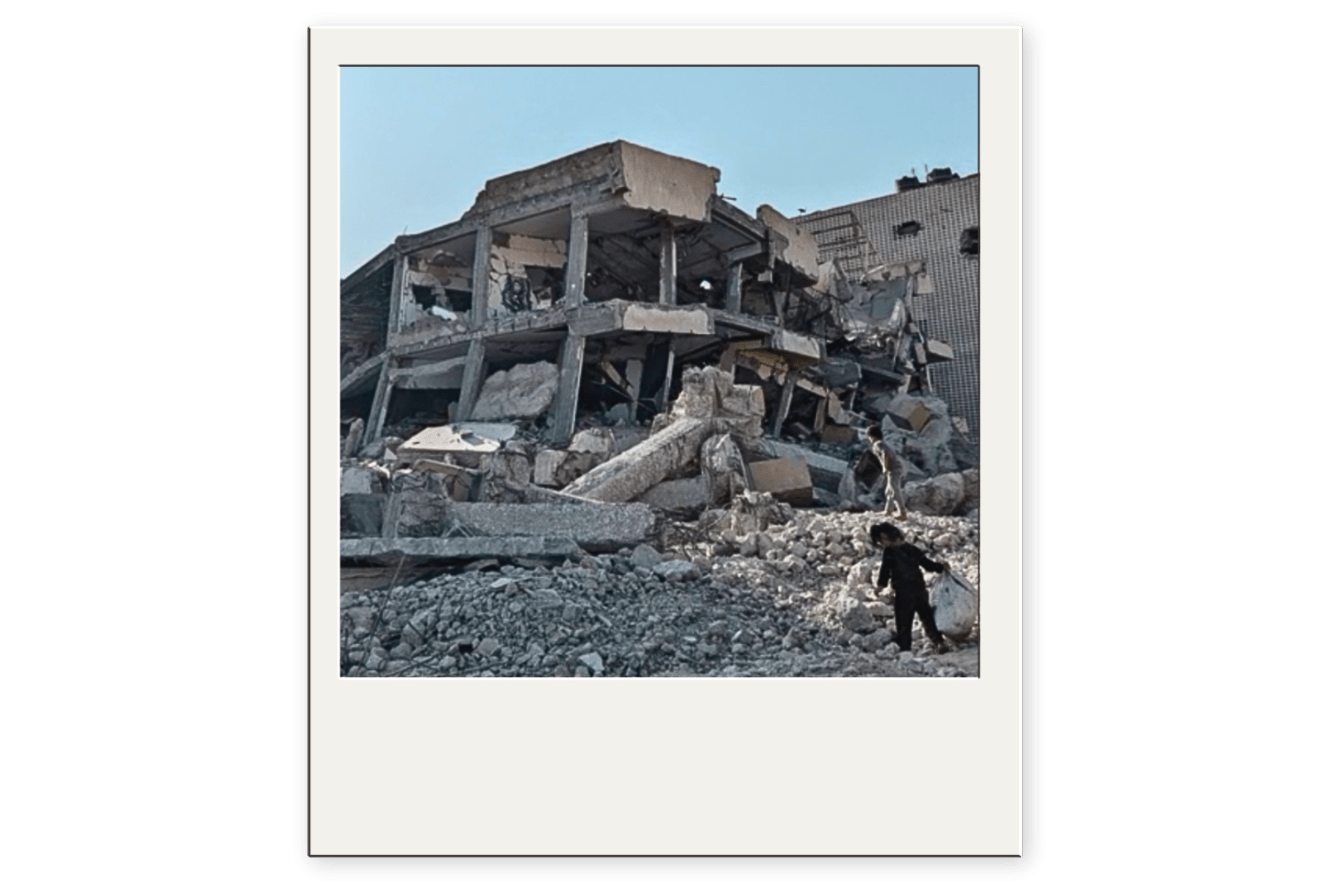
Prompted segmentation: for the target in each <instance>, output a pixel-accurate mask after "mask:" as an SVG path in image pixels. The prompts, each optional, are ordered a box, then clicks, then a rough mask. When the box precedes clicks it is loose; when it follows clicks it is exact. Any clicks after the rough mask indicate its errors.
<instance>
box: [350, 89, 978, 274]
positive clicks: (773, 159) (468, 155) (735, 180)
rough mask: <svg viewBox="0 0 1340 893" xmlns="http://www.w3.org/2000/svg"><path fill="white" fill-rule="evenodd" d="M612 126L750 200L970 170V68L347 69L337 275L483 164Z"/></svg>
mask: <svg viewBox="0 0 1340 893" xmlns="http://www.w3.org/2000/svg"><path fill="white" fill-rule="evenodd" d="M615 139H626V140H629V141H631V142H634V143H638V144H640V145H643V146H647V147H648V148H651V149H656V150H658V151H661V152H668V153H669V154H671V155H680V156H684V157H686V158H692V159H693V160H695V161H700V162H703V163H704V164H710V165H712V166H713V167H716V168H718V169H719V170H720V171H721V180H720V182H719V183H718V184H717V190H718V192H720V193H721V194H722V195H725V196H731V197H733V199H734V202H735V204H736V205H738V206H739V207H741V208H743V209H744V210H746V211H748V212H750V213H753V212H754V211H755V209H756V208H757V207H758V206H759V205H761V204H765V203H766V204H770V205H772V206H773V207H775V208H776V209H777V210H779V211H781V212H782V213H783V214H787V215H789V216H794V215H795V214H797V213H799V212H800V209H802V208H804V209H806V210H808V211H817V210H820V209H822V208H829V207H833V206H834V205H842V204H847V203H850V202H854V201H859V200H861V199H866V198H872V197H874V196H877V195H884V194H887V193H889V192H892V191H893V181H894V179H895V178H897V177H900V176H903V175H904V174H907V173H909V172H910V171H911V170H913V169H915V170H916V172H917V173H918V174H919V175H921V174H924V169H925V167H926V166H929V167H932V168H935V167H952V168H953V169H954V170H955V171H957V172H959V173H964V174H967V173H973V172H976V171H977V69H975V68H911V67H884V68H868V67H857V68H827V67H810V68H806V67H784V68H770V67H751V68H744V67H739V68H688V67H672V68H656V67H646V68H618V67H590V68H581V67H570V68H541V67H534V68H525V67H502V68H466V67H443V68H389V67H388V68H344V69H342V70H341V73H340V275H341V276H344V275H347V274H348V273H350V272H352V271H353V270H354V269H356V268H357V267H358V266H359V265H360V264H362V263H363V262H365V261H366V260H368V259H369V258H370V257H372V256H373V255H374V254H376V253H377V252H378V251H380V250H382V249H383V248H385V247H386V246H387V245H388V244H390V242H391V241H392V240H393V239H394V238H395V237H396V236H398V235H400V234H402V233H407V232H408V233H415V232H421V231H423V230H426V229H430V228H432V227H434V226H438V225H440V224H443V223H448V222H451V221H453V220H456V219H458V218H459V217H460V216H461V215H462V214H464V213H465V211H466V210H468V209H469V207H470V205H471V204H472V203H473V202H474V199H475V195H476V194H477V193H478V192H479V190H480V189H481V188H482V187H483V185H484V181H485V180H487V179H489V178H490V177H496V176H499V175H501V174H505V173H509V172H511V171H515V170H521V169H523V168H527V167H533V166H534V165H537V164H542V163H543V162H545V161H550V160H552V159H555V158H559V157H561V156H563V155H567V154H569V153H572V152H576V151H578V150H580V149H585V148H587V147H589V146H594V145H597V144H599V143H604V142H608V141H610V140H615Z"/></svg>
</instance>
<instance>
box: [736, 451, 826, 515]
mask: <svg viewBox="0 0 1340 893" xmlns="http://www.w3.org/2000/svg"><path fill="white" fill-rule="evenodd" d="M749 475H750V477H751V478H752V480H753V482H754V488H755V489H757V490H762V491H763V492H764V493H771V494H772V495H773V496H774V497H776V498H777V499H780V500H781V501H783V502H788V503H790V504H791V505H797V506H805V505H811V504H813V502H814V485H813V483H812V482H811V481H810V470H809V467H808V466H807V465H806V464H805V461H804V460H803V459H802V458H801V457H799V456H794V455H793V456H786V457H784V458H781V459H769V460H768V461H766V462H754V463H752V464H750V466H749Z"/></svg>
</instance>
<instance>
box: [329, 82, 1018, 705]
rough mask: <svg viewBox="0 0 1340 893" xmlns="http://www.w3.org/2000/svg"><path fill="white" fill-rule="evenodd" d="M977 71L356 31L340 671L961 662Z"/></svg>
mask: <svg viewBox="0 0 1340 893" xmlns="http://www.w3.org/2000/svg"><path fill="white" fill-rule="evenodd" d="M979 80H980V70H979V67H978V66H976V65H897V64H889V65H868V64H867V65H809V66H807V65H794V66H761V65H678V66H658V65H644V66H630V65H563V66H545V65H533V66H527V65H509V66H488V65H344V66H342V67H341V69H340V72H339V100H338V115H339V147H338V158H339V162H338V176H339V187H338V207H339V226H338V230H339V263H340V282H339V323H338V328H339V369H338V388H339V429H338V434H337V432H336V431H334V430H331V428H330V427H329V425H326V426H325V427H320V428H316V429H314V431H313V435H312V436H313V440H314V444H313V448H314V449H317V450H324V449H329V450H336V449H338V451H339V457H340V459H339V466H340V473H339V483H338V485H339V502H338V505H339V565H340V570H339V586H340V596H339V603H338V612H339V625H338V635H339V647H338V663H339V665H338V672H339V675H340V676H341V677H363V678H388V677H389V678H395V677H486V678H487V677H569V678H571V677H577V678H603V677H624V678H629V677H631V678H643V677H908V678H913V677H914V678H930V679H947V678H961V677H978V676H979V675H980V672H981V670H980V661H979V652H980V649H981V647H982V644H983V642H984V641H986V642H988V643H989V641H990V637H991V635H992V630H991V629H990V628H987V629H985V630H984V629H982V628H981V624H980V620H979V610H978V608H979V595H980V596H981V597H984V598H987V599H990V598H991V597H992V592H991V591H990V589H989V588H985V587H983V586H982V585H981V579H980V575H979V571H980V568H979V564H980V562H979V551H980V544H981V524H980V516H981V484H982V476H981V473H980V466H981V462H980V458H979V451H980V449H981V446H982V444H983V443H984V442H987V443H988V445H989V441H988V440H987V439H989V437H990V432H989V431H988V432H986V434H985V435H984V433H983V431H982V412H981V394H980V391H979V383H980V380H981V376H980V372H979V366H980V356H981V322H980V320H981V315H980V312H979V308H980V303H981V285H980V275H979V272H980V271H979V262H980V258H979V251H980V244H981V234H980V212H979V209H980V205H981V201H980V193H981V190H980V184H981V181H982V176H983V175H982V174H981V172H980V171H979V129H980V96H979ZM894 100H896V101H894ZM1008 174H1009V176H1010V177H1011V178H1012V177H1014V176H1015V172H1014V171H1009V172H1008ZM990 243H991V237H990V234H989V233H988V236H987V244H988V251H989V250H990ZM998 244H999V243H998ZM331 298H333V296H329V297H328V296H326V295H319V296H315V297H314V300H319V301H323V302H324V301H328V300H330V299H331ZM331 366H332V367H331V368H329V369H327V370H326V372H325V373H324V374H327V375H329V376H331V377H332V378H334V377H335V376H336V375H337V373H336V370H335V369H334V368H333V364H331ZM315 374H322V373H321V372H317V373H315ZM337 437H338V440H336V438H337ZM323 440H328V442H327V443H323ZM332 485H333V482H332ZM321 604H330V602H326V601H325V600H322V602H321ZM321 610H327V608H321Z"/></svg>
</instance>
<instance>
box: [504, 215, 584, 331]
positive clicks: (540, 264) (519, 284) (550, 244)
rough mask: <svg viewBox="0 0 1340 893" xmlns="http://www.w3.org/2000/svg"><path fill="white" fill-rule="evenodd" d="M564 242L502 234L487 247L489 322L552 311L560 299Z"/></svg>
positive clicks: (565, 257) (564, 258)
mask: <svg viewBox="0 0 1340 893" xmlns="http://www.w3.org/2000/svg"><path fill="white" fill-rule="evenodd" d="M567 263H568V243H567V242H566V241H565V240H563V239H537V238H534V237H532V236H523V235H518V234H510V235H508V234H504V235H501V236H499V237H498V238H497V239H495V241H494V244H493V245H492V246H491V247H490V248H489V267H488V269H489V282H488V315H489V318H490V319H498V318H499V317H504V316H512V315H514V314H517V313H529V312H531V311H533V310H550V309H553V307H554V304H555V302H560V303H561V301H562V299H563V271H564V268H565V267H566V266H567Z"/></svg>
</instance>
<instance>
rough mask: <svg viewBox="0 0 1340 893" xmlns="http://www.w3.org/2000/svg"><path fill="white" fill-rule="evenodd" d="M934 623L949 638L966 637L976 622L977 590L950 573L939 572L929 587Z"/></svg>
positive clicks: (959, 638)
mask: <svg viewBox="0 0 1340 893" xmlns="http://www.w3.org/2000/svg"><path fill="white" fill-rule="evenodd" d="M931 603H932V604H933V605H934V606H935V625H936V627H938V628H939V630H940V632H942V633H944V634H945V635H946V636H949V637H950V638H951V639H956V640H961V639H966V638H967V637H968V636H969V635H970V634H971V633H972V630H973V627H974V625H976V623H977V590H976V589H974V588H973V586H972V584H970V583H968V582H966V581H964V580H962V579H959V578H958V577H957V576H955V575H954V574H952V573H948V574H941V575H940V577H939V579H937V580H936V581H935V585H934V586H933V587H932V588H931Z"/></svg>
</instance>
